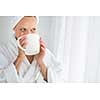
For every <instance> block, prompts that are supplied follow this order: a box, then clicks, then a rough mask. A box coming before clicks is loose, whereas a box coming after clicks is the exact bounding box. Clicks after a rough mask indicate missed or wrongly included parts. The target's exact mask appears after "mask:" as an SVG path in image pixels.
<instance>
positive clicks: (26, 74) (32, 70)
mask: <svg viewBox="0 0 100 100" xmlns="http://www.w3.org/2000/svg"><path fill="white" fill-rule="evenodd" d="M17 55H18V47H17V43H16V39H15V36H13V37H12V38H11V40H10V41H9V43H7V44H5V45H2V46H0V82H9V83H21V82H31V83H32V82H33V83H44V82H46V81H45V80H44V78H43V75H42V73H41V72H40V67H39V65H38V64H37V62H36V60H33V62H32V63H31V64H30V63H29V61H28V59H27V58H25V59H24V60H23V62H22V64H21V65H20V69H19V73H17V71H16V67H15V65H14V61H15V60H16V58H17ZM43 60H44V63H45V64H46V67H47V82H63V66H62V65H61V63H60V62H58V61H57V60H56V58H55V57H54V55H53V54H52V53H51V52H50V51H49V50H48V49H46V55H45V57H44V59H43Z"/></svg>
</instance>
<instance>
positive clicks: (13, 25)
mask: <svg viewBox="0 0 100 100" xmlns="http://www.w3.org/2000/svg"><path fill="white" fill-rule="evenodd" d="M23 17H24V16H15V17H13V19H12V21H11V24H12V28H14V27H15V26H16V25H17V23H18V22H19V21H20V20H21V19H22V18H23ZM35 17H36V19H37V24H38V23H39V17H38V16H35Z"/></svg>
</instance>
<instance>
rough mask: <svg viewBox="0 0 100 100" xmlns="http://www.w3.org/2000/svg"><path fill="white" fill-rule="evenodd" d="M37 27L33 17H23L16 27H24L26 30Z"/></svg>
mask: <svg viewBox="0 0 100 100" xmlns="http://www.w3.org/2000/svg"><path fill="white" fill-rule="evenodd" d="M36 25H37V20H36V18H35V17H23V18H22V19H21V20H20V21H19V22H18V24H17V25H16V27H26V28H31V27H36Z"/></svg>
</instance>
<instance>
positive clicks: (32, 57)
mask: <svg viewBox="0 0 100 100" xmlns="http://www.w3.org/2000/svg"><path fill="white" fill-rule="evenodd" d="M26 57H27V59H28V61H29V62H30V64H31V63H32V61H33V60H34V55H33V56H28V55H26Z"/></svg>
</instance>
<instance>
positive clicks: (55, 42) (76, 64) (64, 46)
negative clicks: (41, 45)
mask: <svg viewBox="0 0 100 100" xmlns="http://www.w3.org/2000/svg"><path fill="white" fill-rule="evenodd" d="M49 19H50V21H49V23H48V24H49V30H48V33H47V34H46V36H45V37H46V42H47V46H48V48H49V49H50V50H51V51H52V52H53V53H54V54H55V56H56V57H57V58H58V59H59V60H61V61H62V62H63V64H64V77H65V80H66V82H100V64H99V62H100V17H95V16H59V17H56V16H53V17H49Z"/></svg>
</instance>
